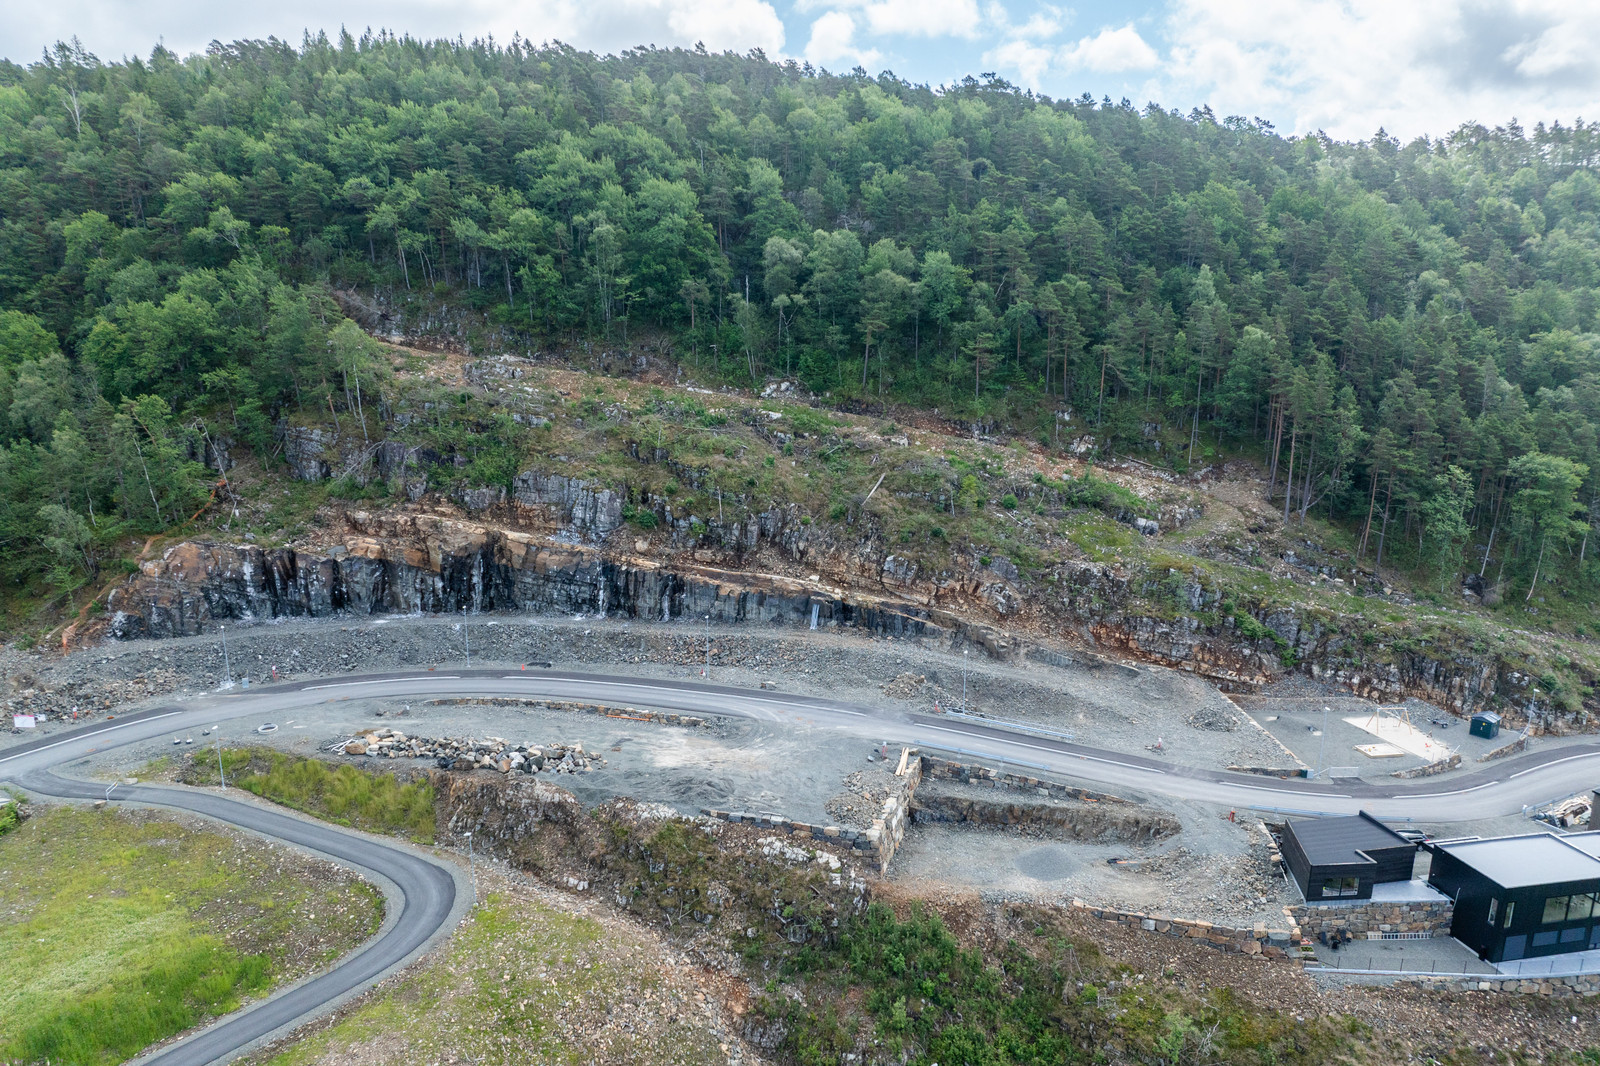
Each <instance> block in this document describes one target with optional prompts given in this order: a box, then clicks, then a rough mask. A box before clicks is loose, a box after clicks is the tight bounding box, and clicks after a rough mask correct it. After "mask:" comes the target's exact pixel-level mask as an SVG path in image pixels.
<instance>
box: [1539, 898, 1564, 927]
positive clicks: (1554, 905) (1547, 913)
mask: <svg viewBox="0 0 1600 1066" xmlns="http://www.w3.org/2000/svg"><path fill="white" fill-rule="evenodd" d="M1569 898H1570V897H1568V896H1551V897H1550V898H1549V899H1547V900H1545V901H1544V917H1543V918H1541V919H1539V922H1540V924H1541V925H1554V924H1556V923H1557V922H1564V921H1566V920H1567V901H1568V899H1569Z"/></svg>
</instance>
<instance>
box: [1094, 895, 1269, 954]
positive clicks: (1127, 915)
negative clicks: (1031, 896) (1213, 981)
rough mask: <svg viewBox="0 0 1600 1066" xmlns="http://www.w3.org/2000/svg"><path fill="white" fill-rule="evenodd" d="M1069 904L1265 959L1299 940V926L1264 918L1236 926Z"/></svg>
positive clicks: (1109, 919)
mask: <svg viewBox="0 0 1600 1066" xmlns="http://www.w3.org/2000/svg"><path fill="white" fill-rule="evenodd" d="M1071 907H1072V909H1073V910H1079V911H1083V912H1084V913H1085V914H1088V915H1090V916H1091V917H1094V918H1099V919H1100V920H1101V921H1105V922H1111V923H1113V924H1115V925H1120V926H1122V927H1123V928H1125V929H1138V930H1142V931H1144V932H1147V933H1158V934H1162V935H1165V936H1172V937H1180V938H1182V939H1184V940H1188V941H1191V942H1193V943H1196V944H1204V945H1206V946H1207V947H1213V948H1216V949H1218V950H1219V951H1229V952H1235V953H1237V954H1240V955H1258V956H1260V957H1262V958H1265V959H1288V958H1290V957H1291V956H1294V955H1296V954H1297V952H1298V949H1297V948H1296V947H1295V945H1296V944H1298V943H1299V941H1300V930H1299V929H1298V928H1297V927H1291V928H1289V929H1268V928H1267V926H1266V923H1265V922H1257V923H1256V924H1255V925H1254V926H1252V927H1251V928H1249V929H1237V928H1234V927H1233V926H1227V925H1215V924H1213V923H1211V922H1201V921H1192V920H1190V919H1187V918H1169V917H1167V916H1166V915H1163V914H1145V913H1143V912H1140V911H1119V910H1112V909H1110V908H1109V907H1094V906H1091V905H1089V904H1087V903H1085V902H1083V900H1081V899H1075V900H1073V901H1072V904H1071Z"/></svg>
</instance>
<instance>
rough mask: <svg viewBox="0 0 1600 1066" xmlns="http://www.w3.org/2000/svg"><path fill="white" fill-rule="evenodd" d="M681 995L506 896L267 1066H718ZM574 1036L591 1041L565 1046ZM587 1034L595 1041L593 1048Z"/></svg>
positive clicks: (646, 956) (605, 944)
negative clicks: (469, 1065) (443, 946)
mask: <svg viewBox="0 0 1600 1066" xmlns="http://www.w3.org/2000/svg"><path fill="white" fill-rule="evenodd" d="M692 994H693V993H692V989H690V988H687V987H685V986H684V985H683V984H682V982H681V975H675V974H673V973H672V972H670V970H669V967H668V966H667V965H664V964H663V961H662V957H661V947H660V945H657V944H655V943H653V942H651V941H650V940H649V939H647V938H646V937H644V936H642V935H640V934H639V933H637V932H635V931H633V930H630V929H626V928H617V927H614V926H602V925H601V924H600V923H599V922H597V921H595V920H593V919H591V918H587V917H579V916H576V915H572V914H567V913H564V912H562V911H559V910H556V909H555V908H553V907H550V906H547V905H545V904H544V903H543V902H540V901H538V900H537V899H535V898H534V897H533V896H532V895H531V894H530V893H529V892H528V890H526V889H523V888H520V887H517V888H512V887H510V886H507V887H506V888H505V890H504V891H493V892H490V894H489V895H487V896H486V897H485V899H484V902H483V903H482V904H480V905H479V907H478V908H477V909H476V910H475V911H474V912H473V914H472V916H471V918H470V919H469V920H468V921H467V922H466V923H465V924H463V925H462V926H461V928H460V929H459V930H458V931H457V932H456V934H455V936H454V937H453V938H452V939H451V942H450V946H449V949H448V950H447V951H445V952H442V953H440V954H439V955H438V956H436V957H435V958H433V959H432V960H430V961H429V962H428V963H426V964H425V965H424V966H423V967H422V968H421V969H420V970H419V971H417V972H416V973H414V974H412V975H410V976H408V977H406V978H405V979H404V980H402V981H401V982H400V983H399V984H398V985H396V986H394V987H392V988H389V989H386V990H385V991H383V992H382V993H380V994H377V995H375V996H374V997H372V998H371V999H369V1000H368V1001H367V1002H365V1003H363V1004H362V1005H361V1006H360V1007H359V1008H357V1009H356V1010H355V1011H354V1012H352V1013H351V1014H350V1015H349V1016H348V1017H346V1018H344V1019H343V1020H341V1021H340V1022H338V1023H337V1024H336V1025H334V1026H332V1027H331V1028H329V1029H327V1030H326V1031H324V1032H321V1033H318V1034H316V1035H314V1036H311V1037H309V1038H307V1039H305V1040H303V1041H301V1042H299V1043H297V1044H295V1045H294V1046H292V1047H290V1048H289V1049H287V1050H286V1051H284V1052H283V1053H281V1054H279V1055H277V1056H275V1057H274V1058H272V1059H270V1060H268V1066H311V1064H313V1063H327V1064H330V1066H331V1064H335V1063H342V1062H348V1061H350V1060H351V1058H352V1057H355V1056H360V1057H361V1058H362V1060H363V1061H369V1062H384V1063H413V1062H440V1061H454V1062H461V1061H466V1062H473V1061H476V1062H501V1061H517V1062H536V1063H541V1064H550V1066H555V1064H563V1066H564V1064H572V1066H579V1064H588V1063H592V1062H602V1061H603V1062H626V1063H630V1064H639V1066H667V1064H684V1066H689V1064H694V1066H702V1064H709V1063H715V1062H726V1061H727V1056H726V1055H725V1054H723V1053H721V1052H720V1050H719V1048H718V1043H719V1039H718V1037H717V1036H716V1035H715V1034H714V1033H713V1032H712V1031H711V1030H710V1028H709V1027H708V1026H707V1025H706V1024H705V1023H704V1021H703V1020H702V1019H703V1018H704V1015H702V1014H700V1013H699V1012H700V1010H702V1009H703V1008H700V1007H699V1006H698V1005H697V1004H696V1003H695V1002H694V1001H693V1000H692ZM618 1020H625V1025H619V1024H618ZM584 1032H587V1033H589V1034H591V1039H583V1040H579V1039H574V1038H573V1037H572V1035H571V1034H573V1033H584ZM596 1032H603V1034H604V1035H603V1037H601V1038H598V1039H594V1038H593V1036H592V1034H594V1033H596ZM375 1034H381V1036H377V1037H376V1039H377V1041H378V1042H377V1043H376V1044H375V1043H374V1039H375ZM602 1049H603V1050H602Z"/></svg>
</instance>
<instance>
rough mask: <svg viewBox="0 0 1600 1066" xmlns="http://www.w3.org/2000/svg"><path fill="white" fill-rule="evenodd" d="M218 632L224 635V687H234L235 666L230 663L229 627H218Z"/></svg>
mask: <svg viewBox="0 0 1600 1066" xmlns="http://www.w3.org/2000/svg"><path fill="white" fill-rule="evenodd" d="M217 632H218V633H221V634H222V687H223V688H232V687H233V665H232V664H231V663H229V662H228V627H227V626H218V627H217Z"/></svg>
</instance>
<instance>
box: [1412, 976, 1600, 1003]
mask: <svg viewBox="0 0 1600 1066" xmlns="http://www.w3.org/2000/svg"><path fill="white" fill-rule="evenodd" d="M1395 984H1398V985H1410V986H1412V987H1414V988H1423V989H1427V990H1429V991H1434V992H1498V993H1508V994H1514V995H1525V996H1528V995H1532V996H1554V997H1557V998H1564V997H1570V996H1593V995H1596V994H1600V973H1586V974H1579V975H1578V976H1576V977H1515V976H1511V975H1509V974H1469V975H1467V976H1465V977H1420V976H1419V977H1406V978H1402V979H1401V980H1399V981H1396V982H1395Z"/></svg>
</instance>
